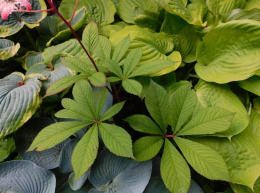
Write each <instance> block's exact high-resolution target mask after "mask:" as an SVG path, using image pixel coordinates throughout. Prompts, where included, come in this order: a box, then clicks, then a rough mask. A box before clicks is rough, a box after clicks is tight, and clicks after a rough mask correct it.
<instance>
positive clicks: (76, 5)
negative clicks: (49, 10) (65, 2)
mask: <svg viewBox="0 0 260 193" xmlns="http://www.w3.org/2000/svg"><path fill="white" fill-rule="evenodd" d="M78 3H79V0H77V1H76V4H75V8H74V11H73V13H72V16H71V18H70V21H69V24H71V22H72V20H73V18H74V15H75V13H76V10H77V7H78Z"/></svg>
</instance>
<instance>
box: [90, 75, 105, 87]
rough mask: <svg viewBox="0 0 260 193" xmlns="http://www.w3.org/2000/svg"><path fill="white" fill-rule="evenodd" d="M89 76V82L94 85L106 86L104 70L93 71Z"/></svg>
mask: <svg viewBox="0 0 260 193" xmlns="http://www.w3.org/2000/svg"><path fill="white" fill-rule="evenodd" d="M88 78H89V82H90V83H91V84H92V85H93V86H95V87H103V86H106V83H107V80H106V75H105V74H104V72H95V73H94V74H92V75H91V76H90V77H88Z"/></svg>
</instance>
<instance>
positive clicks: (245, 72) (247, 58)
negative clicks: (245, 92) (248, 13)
mask: <svg viewBox="0 0 260 193" xmlns="http://www.w3.org/2000/svg"><path fill="white" fill-rule="evenodd" d="M259 31H260V22H258V21H254V20H234V21H230V22H227V23H223V24H219V25H218V26H217V27H215V28H213V29H212V30H210V31H209V33H207V35H206V36H205V37H204V39H203V41H202V42H201V43H200V44H199V46H198V49H197V61H198V63H197V64H196V66H195V70H196V72H197V74H198V75H199V76H200V77H201V78H202V79H203V80H205V81H207V82H216V83H228V82H231V81H238V80H245V79H247V78H249V77H251V76H253V75H254V74H256V72H257V71H258V70H259V69H260V64H259V62H258V61H259V58H260V56H259V55H258V53H259V49H260V48H259V46H258V42H259V41H260V38H259V37H260V36H259V35H257V34H258V33H259ZM252 34H255V35H254V36H252ZM219 36H221V37H222V38H221V40H220V39H216V37H219ZM224 42H225V43H224ZM245 42H246V44H245ZM223 50H225V52H223ZM252 58H254V59H253V60H252Z"/></svg>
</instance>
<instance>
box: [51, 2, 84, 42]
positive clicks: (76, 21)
mask: <svg viewBox="0 0 260 193" xmlns="http://www.w3.org/2000/svg"><path fill="white" fill-rule="evenodd" d="M85 11H86V8H85V7H81V9H79V10H77V11H76V12H75V15H74V17H73V20H72V21H71V27H72V28H73V29H74V31H77V30H78V29H79V28H81V27H82V25H83V24H84V22H85V19H86V13H85ZM55 27H56V29H57V34H53V36H54V37H52V38H51V39H50V40H49V41H48V42H47V44H46V46H50V45H51V44H52V43H53V42H60V41H62V40H66V39H68V38H69V36H70V35H71V34H72V32H71V30H70V29H69V27H68V26H67V25H66V24H65V23H64V21H60V23H59V24H58V25H57V26H55Z"/></svg>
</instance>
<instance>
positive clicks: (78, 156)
mask: <svg viewBox="0 0 260 193" xmlns="http://www.w3.org/2000/svg"><path fill="white" fill-rule="evenodd" d="M98 147H99V141H98V126H97V124H94V125H93V126H92V127H91V128H90V129H89V130H88V131H87V133H86V134H85V135H84V136H83V138H82V139H81V140H80V141H79V142H78V144H77V145H76V147H75V149H74V151H73V154H72V159H71V162H72V166H73V169H74V172H75V178H76V180H78V179H79V178H80V177H81V176H82V175H83V174H84V173H85V172H86V171H87V170H88V169H89V167H90V166H91V165H92V164H93V163H94V161H95V159H96V157H97V153H98Z"/></svg>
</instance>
